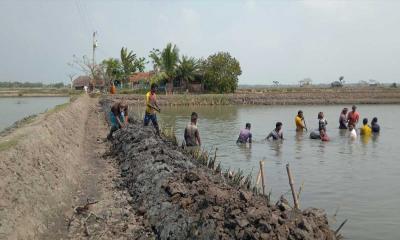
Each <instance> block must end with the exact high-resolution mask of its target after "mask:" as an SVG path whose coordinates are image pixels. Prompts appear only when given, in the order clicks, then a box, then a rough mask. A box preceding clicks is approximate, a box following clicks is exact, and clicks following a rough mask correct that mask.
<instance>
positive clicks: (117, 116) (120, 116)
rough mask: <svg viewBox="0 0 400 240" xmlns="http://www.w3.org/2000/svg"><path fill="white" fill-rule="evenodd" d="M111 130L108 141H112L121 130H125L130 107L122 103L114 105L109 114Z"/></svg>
mask: <svg viewBox="0 0 400 240" xmlns="http://www.w3.org/2000/svg"><path fill="white" fill-rule="evenodd" d="M109 117H110V122H111V130H110V133H109V134H108V135H107V139H108V140H111V139H112V134H113V133H114V132H115V131H117V130H118V129H120V128H123V127H125V126H126V124H127V123H128V105H127V104H126V103H125V102H123V101H121V102H117V103H115V104H113V105H112V106H111V111H110V113H109Z"/></svg>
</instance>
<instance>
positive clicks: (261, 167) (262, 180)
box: [260, 161, 265, 195]
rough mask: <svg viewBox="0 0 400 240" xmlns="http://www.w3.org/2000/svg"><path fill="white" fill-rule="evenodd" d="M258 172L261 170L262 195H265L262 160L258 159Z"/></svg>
mask: <svg viewBox="0 0 400 240" xmlns="http://www.w3.org/2000/svg"><path fill="white" fill-rule="evenodd" d="M260 172H261V184H262V190H263V195H265V183H264V161H260Z"/></svg>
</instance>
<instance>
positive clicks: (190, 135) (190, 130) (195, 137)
mask: <svg viewBox="0 0 400 240" xmlns="http://www.w3.org/2000/svg"><path fill="white" fill-rule="evenodd" d="M198 117H199V116H198V115H197V113H196V112H192V115H191V116H190V123H189V124H188V125H187V126H186V128H185V133H184V138H185V143H186V146H187V147H196V146H200V145H201V140H200V133H199V129H198V128H197V119H198Z"/></svg>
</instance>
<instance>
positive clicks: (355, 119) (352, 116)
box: [347, 105, 360, 128]
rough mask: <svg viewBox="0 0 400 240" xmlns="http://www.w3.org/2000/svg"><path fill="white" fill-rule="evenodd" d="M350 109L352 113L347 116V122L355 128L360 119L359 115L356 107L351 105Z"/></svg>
mask: <svg viewBox="0 0 400 240" xmlns="http://www.w3.org/2000/svg"><path fill="white" fill-rule="evenodd" d="M351 109H352V111H351V112H349V114H347V120H348V122H349V125H350V124H351V125H353V127H354V128H355V127H356V126H357V123H358V120H359V119H360V114H359V113H358V112H357V111H356V110H357V107H356V105H353V107H352V108H351Z"/></svg>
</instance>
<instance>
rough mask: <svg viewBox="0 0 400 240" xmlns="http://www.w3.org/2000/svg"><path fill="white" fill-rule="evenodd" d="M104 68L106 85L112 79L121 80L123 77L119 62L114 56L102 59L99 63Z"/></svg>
mask: <svg viewBox="0 0 400 240" xmlns="http://www.w3.org/2000/svg"><path fill="white" fill-rule="evenodd" d="M101 64H102V65H103V66H104V67H103V68H104V70H105V74H104V75H105V77H104V80H105V81H106V82H107V85H109V84H111V82H112V81H115V80H117V81H121V80H122V78H123V69H122V64H121V62H120V61H119V60H118V59H116V58H109V59H105V60H103V62H102V63H101Z"/></svg>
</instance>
